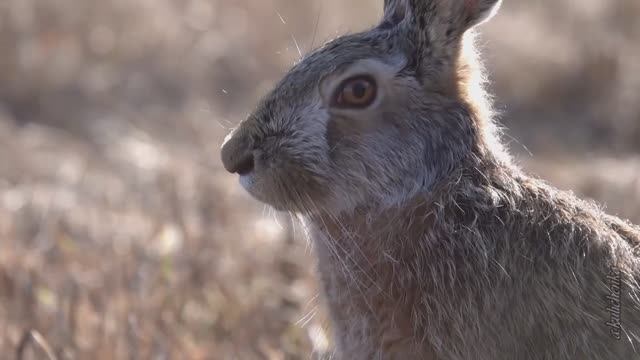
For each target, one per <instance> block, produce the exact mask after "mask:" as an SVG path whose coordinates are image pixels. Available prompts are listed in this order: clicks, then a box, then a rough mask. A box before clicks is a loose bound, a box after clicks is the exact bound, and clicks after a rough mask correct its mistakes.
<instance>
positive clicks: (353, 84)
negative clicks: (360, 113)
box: [332, 75, 377, 109]
mask: <svg viewBox="0 0 640 360" xmlns="http://www.w3.org/2000/svg"><path fill="white" fill-rule="evenodd" d="M376 95H377V88H376V83H375V80H374V79H373V78H371V77H369V76H366V75H360V76H357V77H352V78H349V79H347V80H345V81H344V82H343V83H342V84H341V86H340V87H339V88H338V90H337V91H336V92H335V94H334V95H333V100H332V104H333V106H336V107H341V108H361V109H362V108H365V107H368V106H369V105H371V104H372V103H373V102H374V101H375V99H376Z"/></svg>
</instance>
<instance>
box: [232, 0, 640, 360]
mask: <svg viewBox="0 0 640 360" xmlns="http://www.w3.org/2000/svg"><path fill="white" fill-rule="evenodd" d="M499 7H500V1H499V0H385V1H384V4H383V9H384V10H383V17H382V20H381V21H380V22H379V23H378V24H377V25H375V26H374V27H372V28H371V29H370V30H368V31H364V32H361V33H356V34H350V35H345V36H342V37H339V38H337V39H334V40H332V41H330V42H329V43H327V44H325V45H324V46H322V47H321V48H319V49H317V50H314V51H313V52H311V53H310V54H308V55H307V56H305V57H304V58H303V59H302V60H301V61H300V62H299V63H298V64H296V65H294V67H293V68H292V69H291V70H290V72H288V73H287V74H286V75H285V76H284V78H283V79H282V80H281V81H280V82H279V83H278V84H277V85H276V86H275V88H274V89H273V90H272V92H270V93H269V94H267V95H266V96H265V97H264V98H263V99H262V100H261V101H260V102H259V104H258V106H257V108H256V109H255V110H254V111H253V112H252V114H251V115H249V116H248V117H247V118H246V120H244V121H243V122H242V123H241V124H240V125H239V126H238V127H237V128H236V129H234V130H233V131H232V132H231V133H230V134H229V135H228V136H227V137H226V139H225V141H224V144H223V146H222V148H221V158H222V163H223V165H224V167H225V169H226V170H228V171H229V172H231V173H234V174H238V175H239V181H240V184H241V186H242V187H244V188H245V189H246V191H248V192H249V193H250V194H251V195H252V196H253V197H255V198H256V199H257V200H259V201H261V202H264V203H266V204H268V205H270V206H272V207H274V208H275V209H278V210H281V211H288V212H290V213H292V214H295V215H296V216H298V217H299V218H300V219H301V220H302V222H303V224H304V226H305V229H306V231H307V233H308V235H309V237H310V239H311V243H312V244H313V247H314V253H315V255H316V257H317V268H318V274H319V278H320V280H321V283H322V289H323V293H324V298H325V300H326V303H327V306H328V309H329V315H330V320H331V323H332V328H333V329H332V331H333V334H334V338H335V340H334V345H335V354H334V356H335V358H337V359H453V360H462V359H476V360H478V359H479V360H489V359H491V360H495V359H640V228H639V227H637V226H635V225H633V224H631V223H629V222H628V221H624V220H621V219H619V218H617V217H614V216H610V215H607V214H606V213H604V212H603V211H602V210H601V208H600V207H599V206H598V205H597V204H594V203H593V202H589V201H585V200H581V199H579V198H577V197H576V196H575V195H573V194H572V193H570V192H564V191H560V190H557V189H555V188H554V187H552V186H550V185H548V184H547V183H545V182H544V181H542V180H539V179H536V178H534V177H532V176H529V175H527V174H525V173H524V172H523V171H522V170H521V169H520V168H519V167H518V166H517V165H516V164H515V163H514V161H513V160H512V159H511V157H510V156H509V153H508V151H507V149H506V147H505V146H504V145H503V143H502V142H501V134H500V128H499V127H498V126H497V125H496V122H495V120H494V118H495V116H494V114H493V113H492V110H491V101H490V98H489V96H488V95H487V94H486V91H485V81H484V76H483V69H482V66H481V64H480V62H479V60H478V56H477V53H476V51H475V50H474V46H473V43H474V41H473V39H474V33H475V28H476V26H478V25H480V24H481V23H483V22H485V21H487V20H488V19H490V18H491V17H492V16H493V15H494V14H495V13H496V12H497V10H498V8H499Z"/></svg>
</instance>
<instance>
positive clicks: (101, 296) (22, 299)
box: [0, 0, 640, 359]
mask: <svg viewBox="0 0 640 360" xmlns="http://www.w3.org/2000/svg"><path fill="white" fill-rule="evenodd" d="M381 3H382V1H375V0H347V1H345V0H226V1H225V0H102V1H98V0H85V1H79V0H47V1H45V0H2V1H0V354H2V355H1V357H2V358H3V359H12V358H16V357H17V358H25V359H27V358H29V359H41V358H47V357H49V358H54V357H55V358H57V359H305V358H310V357H311V354H312V353H313V354H316V355H322V354H324V353H326V352H327V351H328V348H329V346H330V340H329V339H330V335H329V330H328V328H327V326H326V325H327V324H326V322H325V321H324V318H325V317H324V316H323V315H322V314H323V307H322V303H321V300H320V299H319V298H318V296H317V284H316V281H315V279H314V277H313V270H314V269H313V265H312V264H313V260H312V259H313V258H312V256H311V255H312V254H310V252H311V251H310V247H309V245H308V244H307V243H306V241H305V240H304V239H303V236H301V230H300V229H299V228H298V227H296V226H295V225H292V224H291V222H290V221H289V219H288V217H287V216H285V215H282V214H280V215H274V214H273V213H272V211H270V210H269V209H265V208H264V207H263V206H262V205H260V204H258V203H257V202H255V201H253V200H251V199H249V198H248V196H247V195H245V194H244V193H243V191H242V190H241V189H240V187H239V186H238V185H237V182H236V178H235V177H233V176H230V175H228V174H226V173H225V172H224V171H223V170H222V167H221V165H220V163H219V154H218V151H219V148H220V145H221V142H222V140H223V138H224V135H225V134H226V133H227V132H228V130H229V129H230V128H231V127H233V126H234V125H235V124H237V123H238V122H239V121H240V120H241V119H243V118H244V117H245V116H246V114H247V113H248V112H249V111H251V109H252V106H253V105H254V104H255V102H256V100H257V99H258V98H259V97H260V96H261V95H262V94H264V93H265V92H266V91H268V89H269V88H270V87H271V86H272V84H273V83H274V81H276V80H277V79H278V78H279V77H280V76H282V75H283V73H284V72H285V71H286V70H287V68H289V67H290V66H291V65H292V63H293V62H295V61H296V60H297V59H298V58H299V57H300V54H304V53H306V52H308V51H309V50H310V49H311V48H313V47H314V46H318V45H320V44H322V43H324V42H325V41H327V40H329V39H331V38H333V37H335V36H337V35H338V34H342V33H345V32H354V31H359V30H362V29H365V28H366V27H367V26H370V25H372V24H374V23H375V22H376V21H377V18H378V16H379V15H380V12H381ZM639 17H640V2H639V1H637V0H617V1H610V0H580V1H577V0H536V1H525V0H505V2H504V6H503V8H502V11H501V12H500V13H499V15H498V16H497V17H496V18H495V19H494V20H493V21H492V22H491V23H489V24H486V25H484V26H483V27H482V31H481V32H482V37H481V38H480V41H479V44H480V45H481V47H482V49H483V50H484V54H485V56H484V58H485V62H486V65H487V67H488V74H489V76H490V78H491V80H492V81H493V85H492V91H493V92H494V93H495V94H496V99H497V109H498V110H499V112H500V114H501V115H500V118H501V121H502V123H503V124H504V125H505V127H506V128H507V132H506V133H507V135H506V137H505V140H506V141H507V142H509V144H510V148H511V149H512V151H513V152H514V154H516V156H517V158H518V161H519V162H520V163H521V164H522V166H523V167H525V168H527V169H529V170H530V171H531V172H533V173H535V174H537V175H539V176H542V177H544V178H546V179H548V180H549V181H550V182H551V183H553V184H555V185H557V186H558V187H561V188H564V189H573V190H574V191H575V192H577V193H579V194H580V195H581V196H585V197H589V198H593V199H597V200H599V201H601V202H603V203H604V204H605V205H606V207H607V209H608V211H609V212H611V213H614V214H618V215H620V216H622V217H625V218H629V219H631V220H632V221H634V222H640V21H638V18H639ZM47 351H48V352H49V353H50V354H49V355H47V354H46V352H47Z"/></svg>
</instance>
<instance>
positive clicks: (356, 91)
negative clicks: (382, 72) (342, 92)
mask: <svg viewBox="0 0 640 360" xmlns="http://www.w3.org/2000/svg"><path fill="white" fill-rule="evenodd" d="M367 87H368V86H367V84H366V83H364V82H363V81H358V82H357V83H355V84H354V85H353V96H355V97H356V98H359V99H361V98H363V97H364V96H365V95H366V94H367Z"/></svg>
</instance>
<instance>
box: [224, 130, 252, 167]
mask: <svg viewBox="0 0 640 360" xmlns="http://www.w3.org/2000/svg"><path fill="white" fill-rule="evenodd" d="M252 150H253V149H252V146H251V144H250V142H249V141H248V139H246V138H245V137H243V136H232V137H231V138H229V139H228V140H227V141H225V143H224V144H223V145H222V151H221V152H222V165H224V168H225V169H226V170H227V171H228V172H230V173H237V174H238V175H246V174H248V173H250V172H251V171H253V167H254V158H253V151H252Z"/></svg>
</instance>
